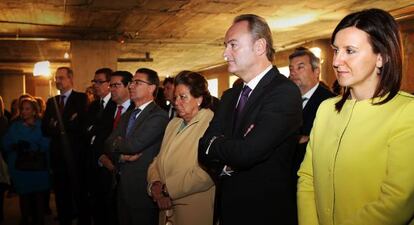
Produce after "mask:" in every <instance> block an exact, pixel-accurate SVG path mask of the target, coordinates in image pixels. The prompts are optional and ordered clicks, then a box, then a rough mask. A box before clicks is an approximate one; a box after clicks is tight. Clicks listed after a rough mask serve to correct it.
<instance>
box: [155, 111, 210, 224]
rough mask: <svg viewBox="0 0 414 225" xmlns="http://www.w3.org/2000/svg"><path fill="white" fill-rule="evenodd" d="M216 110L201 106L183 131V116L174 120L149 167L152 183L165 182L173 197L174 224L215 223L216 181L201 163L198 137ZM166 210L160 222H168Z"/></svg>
mask: <svg viewBox="0 0 414 225" xmlns="http://www.w3.org/2000/svg"><path fill="white" fill-rule="evenodd" d="M212 118H213V112H212V111H211V110H209V109H201V110H200V111H199V112H198V113H197V115H196V116H195V117H194V118H193V119H192V120H191V121H190V122H189V123H188V124H187V125H186V126H185V127H184V129H182V130H181V131H180V127H181V126H182V124H183V119H181V118H174V119H173V120H171V121H170V123H169V124H168V126H167V129H166V131H165V134H164V138H163V141H162V145H161V150H160V153H159V154H158V156H157V157H156V158H155V159H154V161H153V162H152V164H151V165H150V167H149V169H148V183H149V184H151V183H152V182H154V181H157V180H159V181H161V182H162V183H165V184H166V186H167V189H168V192H169V194H170V196H171V198H172V199H173V204H174V205H175V206H174V209H173V211H174V213H173V217H172V218H171V219H172V220H173V222H174V224H179V225H185V224H189V225H191V224H193V225H194V224H197V225H204V224H205V225H211V224H213V210H214V191H215V187H214V183H213V181H212V180H211V178H210V176H209V175H208V174H207V173H206V172H205V171H204V170H203V169H201V168H200V166H199V165H198V159H197V152H198V141H199V139H200V138H201V137H202V136H203V134H204V132H205V131H206V129H207V127H208V125H209V123H210V120H211V119H212ZM164 219H165V215H164V212H161V213H160V224H165V221H164Z"/></svg>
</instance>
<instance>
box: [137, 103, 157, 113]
mask: <svg viewBox="0 0 414 225" xmlns="http://www.w3.org/2000/svg"><path fill="white" fill-rule="evenodd" d="M152 101H153V100H151V101H148V102H146V103H144V104H142V105H141V106H139V107H138V108H139V109H140V110H141V112H142V111H144V109H145V107H147V106H148V105H149V104H150V103H151V102H152Z"/></svg>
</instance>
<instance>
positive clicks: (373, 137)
mask: <svg viewBox="0 0 414 225" xmlns="http://www.w3.org/2000/svg"><path fill="white" fill-rule="evenodd" d="M331 40H332V47H333V50H334V58H333V67H334V70H335V74H336V77H337V79H338V82H339V84H340V85H341V86H342V87H345V88H344V90H345V91H344V94H343V96H341V97H337V98H334V99H329V100H327V101H325V102H323V103H322V104H321V106H320V107H319V110H318V113H317V115H316V119H315V122H314V126H313V129H312V132H311V135H310V142H309V144H308V146H307V152H306V156H305V159H304V161H303V163H302V165H301V168H300V170H299V172H298V175H299V181H298V214H299V223H300V224H301V225H314V224H320V225H345V224H346V225H351V224H353V225H403V224H405V225H406V224H414V222H413V218H414V163H413V160H414V96H412V95H410V94H407V93H404V92H401V91H399V89H400V83H401V77H402V60H401V58H402V57H401V55H402V52H401V48H402V45H401V40H400V36H399V31H398V25H397V23H396V22H395V20H394V19H393V18H392V16H391V15H390V14H389V13H387V12H385V11H383V10H379V9H369V10H364V11H360V12H356V13H352V14H350V15H348V16H346V17H345V18H344V19H343V20H342V21H341V22H340V23H339V24H338V26H337V27H336V29H335V30H334V32H333V34H332V39H331Z"/></svg>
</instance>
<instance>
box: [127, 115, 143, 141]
mask: <svg viewBox="0 0 414 225" xmlns="http://www.w3.org/2000/svg"><path fill="white" fill-rule="evenodd" d="M139 112H141V109H139V108H137V109H134V111H132V113H131V116H130V117H129V120H128V127H127V130H126V136H127V137H128V135H129V133H130V132H131V130H132V128H133V127H134V125H135V121H136V117H137V115H138V113H139Z"/></svg>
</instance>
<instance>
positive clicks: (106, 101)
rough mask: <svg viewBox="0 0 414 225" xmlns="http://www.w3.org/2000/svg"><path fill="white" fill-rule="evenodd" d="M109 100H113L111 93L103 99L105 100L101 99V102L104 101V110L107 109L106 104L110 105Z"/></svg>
mask: <svg viewBox="0 0 414 225" xmlns="http://www.w3.org/2000/svg"><path fill="white" fill-rule="evenodd" d="M109 99H111V93H108V94H107V95H106V96H105V97H103V99H101V100H103V102H104V103H103V105H104V108H105V107H106V104H108V102H109Z"/></svg>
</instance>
